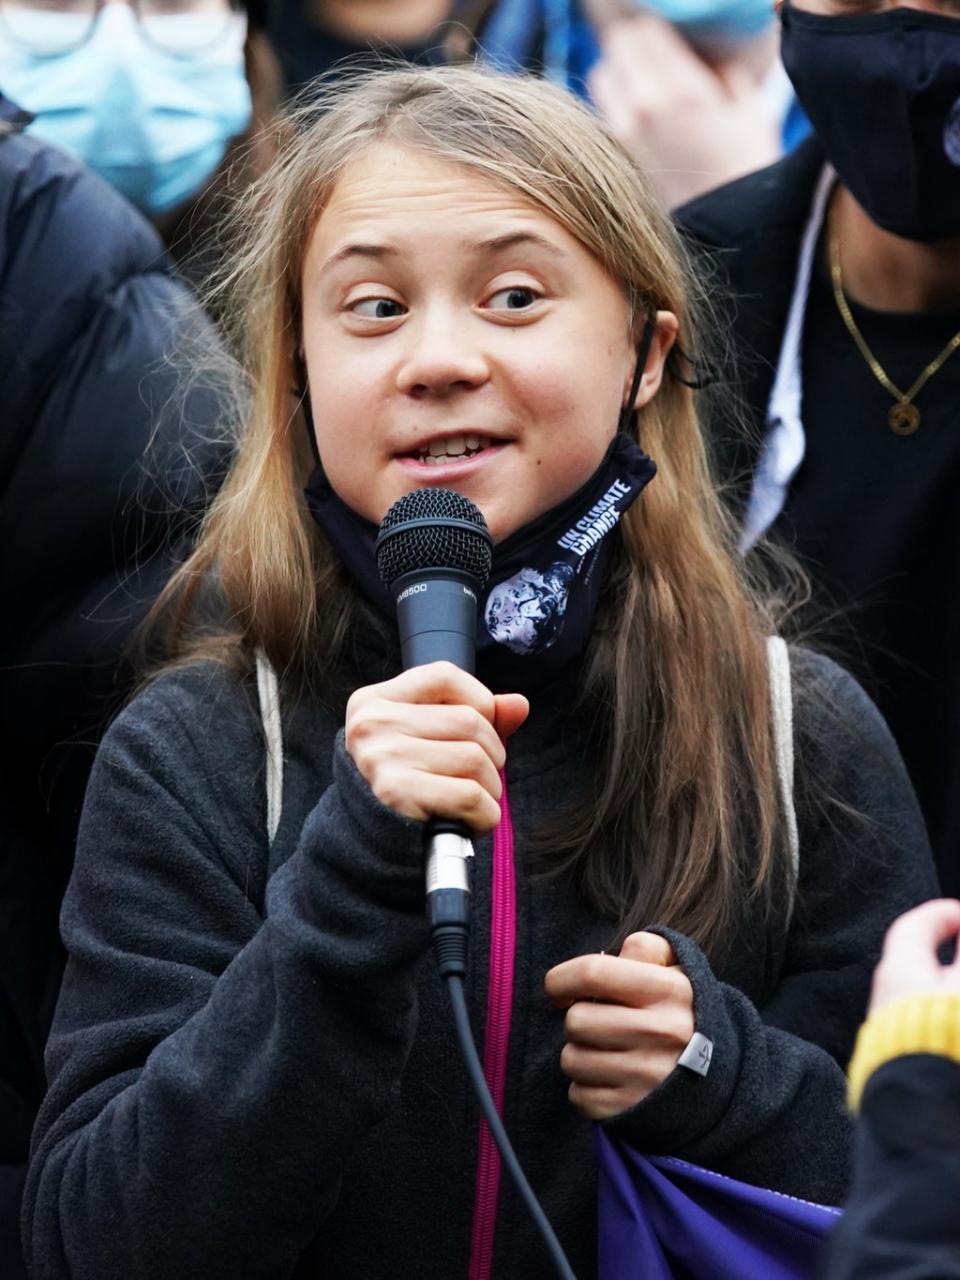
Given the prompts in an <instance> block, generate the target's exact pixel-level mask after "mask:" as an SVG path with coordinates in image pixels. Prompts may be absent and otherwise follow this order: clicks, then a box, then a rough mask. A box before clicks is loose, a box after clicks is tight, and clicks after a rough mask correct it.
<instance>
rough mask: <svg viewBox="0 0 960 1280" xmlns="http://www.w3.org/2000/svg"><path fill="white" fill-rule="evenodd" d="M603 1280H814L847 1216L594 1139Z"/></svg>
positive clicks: (599, 1135)
mask: <svg viewBox="0 0 960 1280" xmlns="http://www.w3.org/2000/svg"><path fill="white" fill-rule="evenodd" d="M594 1137H595V1147H596V1154H597V1162H598V1164H599V1167H600V1186H599V1196H600V1200H599V1222H598V1250H599V1257H598V1276H599V1280H633V1278H634V1277H636V1280H810V1277H811V1276H812V1275H813V1274H814V1265H815V1260H816V1256H817V1252H818V1249H819V1246H820V1244H821V1243H822V1241H823V1239H824V1237H825V1236H826V1235H827V1234H828V1232H829V1231H830V1229H831V1227H832V1226H833V1225H834V1223H835V1222H836V1221H837V1219H838V1218H839V1217H840V1210H839V1209H831V1208H827V1207H826V1206H825V1205H819V1204H810V1203H809V1202H808V1201H806V1200H796V1199H794V1198H793V1197H792V1196H786V1195H781V1194H780V1193H779V1192H776V1191H766V1190H763V1189H762V1188H760V1187H751V1186H749V1185H748V1184H747V1183H745V1182H737V1181H736V1180H735V1179H733V1178H726V1177H724V1176H723V1175H721V1174H717V1173H711V1172H710V1171H709V1170H707V1169H701V1168H698V1167H697V1166H696V1165H692V1164H687V1163H685V1162H684V1161H683V1160H674V1159H669V1158H665V1157H656V1158H652V1159H648V1158H647V1157H645V1156H641V1155H639V1154H638V1153H637V1152H635V1151H633V1150H632V1149H631V1148H630V1147H628V1146H626V1145H623V1144H621V1143H618V1142H614V1141H613V1140H612V1139H611V1138H609V1137H608V1136H607V1134H606V1133H604V1131H603V1130H602V1129H600V1128H599V1127H596V1126H595V1130H594Z"/></svg>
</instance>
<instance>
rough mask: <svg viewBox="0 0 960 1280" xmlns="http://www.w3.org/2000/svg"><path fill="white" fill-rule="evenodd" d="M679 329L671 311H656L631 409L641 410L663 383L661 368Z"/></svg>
mask: <svg viewBox="0 0 960 1280" xmlns="http://www.w3.org/2000/svg"><path fill="white" fill-rule="evenodd" d="M679 328H680V325H679V322H678V321H677V317H676V316H675V315H674V314H673V312H672V311H658V312H657V313H656V315H655V316H654V329H653V334H652V335H651V338H650V347H649V349H648V351H647V360H646V364H645V365H644V369H643V374H642V375H641V377H640V382H639V383H638V385H637V394H636V396H635V397H634V401H633V404H632V406H630V407H631V408H633V409H642V408H643V406H644V405H645V404H649V403H650V401H651V400H652V399H653V397H654V396H655V395H656V394H657V392H658V391H659V390H660V383H661V382H662V381H663V368H664V365H665V364H666V360H667V356H668V355H669V354H670V348H671V347H672V346H673V344H674V343H675V342H676V340H677V333H678V331H679ZM633 373H634V370H633V369H631V370H630V373H629V375H628V377H627V380H626V383H625V384H624V388H623V397H624V400H626V399H627V397H628V396H629V395H630V388H631V385H632V383H633Z"/></svg>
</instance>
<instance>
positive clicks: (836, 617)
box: [676, 138, 960, 894]
mask: <svg viewBox="0 0 960 1280" xmlns="http://www.w3.org/2000/svg"><path fill="white" fill-rule="evenodd" d="M824 163H825V161H824V156H823V152H822V150H821V149H820V146H819V143H818V142H817V140H816V139H815V138H811V139H808V140H807V141H806V142H805V143H803V144H802V145H801V146H800V147H799V148H798V149H797V150H796V151H794V152H793V153H791V154H790V155H788V156H786V157H785V158H784V159H783V160H781V161H779V162H778V163H777V164H775V165H772V166H770V167H769V168H767V169H763V170H761V171H760V172H758V173H754V174H750V175H749V176H747V177H746V178H743V179H741V180H739V181H738V182H734V183H731V184H729V185H728V186H726V187H722V188H720V189H719V190H717V191H713V192H711V193H710V194H708V195H706V196H703V197H701V198H700V199H699V200H697V201H695V202H693V203H691V204H689V205H686V206H685V207H684V208H682V209H680V210H679V211H678V212H677V214H676V218H677V222H678V223H679V225H680V227H681V228H682V230H683V231H684V232H685V234H686V235H687V236H688V238H689V240H690V241H691V244H692V247H693V248H694V251H695V252H696V253H697V255H698V259H699V263H700V265H701V269H702V270H703V271H705V272H706V273H707V279H708V282H709V288H710V292H711V294H712V295H713V297H714V298H715V300H716V303H717V306H718V308H719V313H720V319H719V320H718V324H717V327H718V329H719V330H720V332H721V334H723V335H729V342H730V350H729V352H728V353H727V355H728V357H729V359H728V361H727V365H726V367H727V369H728V370H730V371H731V372H730V373H729V375H728V376H729V378H730V381H728V382H727V383H725V384H724V385H721V386H720V387H719V388H718V389H717V390H718V391H719V396H720V398H721V401H722V405H718V408H720V407H725V409H726V413H725V416H724V417H722V418H721V419H720V426H719V427H718V428H716V429H715V438H714V445H715V461H716V463H717V465H718V468H719V472H720V476H721V478H722V480H724V481H725V482H726V483H727V484H728V486H729V487H730V491H731V497H732V504H733V507H734V509H735V510H736V511H737V512H738V514H742V513H743V512H744V510H745V508H746V505H747V500H748V498H749V494H750V484H751V477H752V474H753V472H754V470H755V468H756V465H757V463H758V461H759V457H760V449H761V445H762V441H763V437H764V433H765V430H766V419H767V408H768V403H769V399H770V393H771V390H772V387H773V382H774V377H775V374H776V368H777V363H778V359H779V354H780V346H781V342H782V339H783V335H784V330H785V328H786V323H787V315H788V311H789V308H790V303H791V299H792V296H793V291H794V287H795V281H796V274H797V265H798V259H799V255H800V248H801V241H802V238H803V234H804V230H805V228H806V225H807V223H808V220H809V218H810V214H811V208H812V204H813V197H814V191H815V187H816V184H817V181H818V179H819V177H820V174H821V172H822V169H823V165H824ZM814 274H815V275H816V267H815V268H814ZM843 338H844V340H846V338H847V335H846V334H845V333H844V334H843ZM848 345H849V351H848V352H847V346H845V347H844V348H843V350H842V351H840V352H838V355H839V357H840V363H841V366H842V368H843V369H847V368H848V369H849V383H847V381H846V377H845V374H840V375H838V376H836V377H835V380H834V382H833V383H832V384H831V386H830V402H829V405H824V404H820V405H817V404H813V405H811V406H810V412H809V421H807V422H806V423H805V428H806V430H807V435H808V443H809V445H810V447H809V449H808V452H807V458H806V460H805V462H804V463H803V464H801V468H800V470H799V472H798V474H797V476H796V477H795V480H794V482H793V483H792V484H791V488H790V490H789V491H788V494H787V501H786V507H785V512H784V514H783V517H782V519H780V520H778V521H777V523H776V524H775V526H774V528H773V530H772V536H773V538H774V539H778V538H781V537H785V538H786V540H787V541H788V543H791V544H795V545H796V546H797V548H798V549H799V550H800V552H801V554H802V553H804V550H805V549H806V550H809V551H810V552H811V554H810V563H809V566H808V567H809V568H810V570H811V574H812V576H813V578H814V583H815V588H816V590H815V594H814V604H813V608H812V609H811V610H810V611H809V612H808V614H807V615H806V616H805V617H804V619H803V621H804V623H805V624H807V625H812V627H813V629H814V630H813V635H814V642H815V644H816V645H817V646H818V647H824V646H829V648H830V651H831V653H833V655H834V656H835V657H838V659H839V660H840V661H841V663H842V665H844V666H845V667H847V669H848V670H850V671H851V672H852V673H853V675H855V676H856V677H857V679H858V680H860V681H861V683H862V684H863V685H864V688H865V689H866V691H867V693H868V694H869V695H870V696H871V698H872V699H873V700H874V701H875V702H876V704H877V706H878V707H879V709H880V711H881V713H882V715H883V717H884V719H885V720H886V721H887V723H888V724H889V726H890V729H891V731H892V732H893V735H894V737H895V738H896V741H897V745H898V746H899V747H900V750H901V752H902V753H903V758H904V762H905V764H906V766H907V770H908V772H909V773H910V776H911V779H912V781H913V784H914V787H915V788H916V791H917V797H918V799H919V801H920V806H921V809H922V810H923V814H924V818H925V820H926V823H927V827H928V830H929V832H930V839H931V844H932V846H933V851H934V856H935V858H936V860H937V867H938V871H939V875H940V880H941V884H942V887H943V889H944V891H945V892H947V893H949V894H957V893H960V796H958V792H957V788H956V779H957V777H958V775H960V733H958V732H957V724H958V723H960V684H958V678H957V660H956V651H957V645H958V643H960V635H958V634H954V631H955V627H956V623H955V621H954V619H955V617H956V613H955V611H953V610H952V604H951V601H952V600H953V599H954V598H955V589H954V588H955V584H954V583H952V582H951V581H950V574H951V573H952V572H953V570H954V568H955V561H954V553H953V546H954V544H956V543H957V542H958V540H960V504H957V505H956V508H955V509H956V518H955V522H954V523H953V524H952V525H951V516H950V505H949V494H946V496H942V495H938V486H942V480H943V471H942V468H943V457H944V456H946V457H947V458H948V460H950V465H951V466H957V467H960V461H958V455H960V439H958V440H956V443H954V444H953V445H951V443H950V439H949V436H950V433H949V432H948V437H947V439H946V441H945V446H944V450H942V451H941V454H939V455H938V456H937V459H936V462H931V461H930V460H929V458H928V457H927V456H925V455H924V454H923V453H922V452H918V451H913V452H910V451H909V450H908V451H905V452H904V454H903V463H902V464H901V465H902V471H903V474H902V475H900V476H898V474H897V472H896V471H891V472H890V474H889V476H888V477H887V478H886V479H885V481H884V483H883V485H881V486H878V487H876V489H873V488H871V487H870V484H869V483H867V482H862V481H861V474H860V471H859V469H858V466H857V459H858V457H859V453H858V450H859V448H860V447H861V446H859V445H855V446H849V445H848V444H847V437H845V436H844V427H845V425H846V424H847V423H853V422H855V420H856V415H857V413H858V411H859V405H860V403H861V395H862V387H863V379H866V380H867V382H868V383H870V382H871V375H870V373H869V371H868V370H867V369H866V366H865V364H864V362H863V359H862V357H861V355H860V354H859V352H857V350H856V349H855V347H854V344H853V342H852V340H851V341H849V344H848ZM811 346H812V344H810V343H806V344H805V347H804V350H808V349H809V348H810V347H811ZM831 350H832V348H831ZM847 354H848V356H849V363H848V364H844V363H843V361H844V359H845V358H846V355H847ZM931 354H933V353H931ZM801 358H803V357H801ZM958 358H960V357H958ZM809 359H811V360H815V359H816V354H815V349H814V350H813V351H811V352H810V354H809ZM921 366H922V361H921ZM816 368H817V366H816V365H810V366H808V367H805V369H804V374H803V385H804V390H806V388H807V376H806V375H807V374H808V373H810V372H815V371H816ZM918 371H919V370H918ZM731 382H732V383H733V385H732V386H731ZM731 393H736V394H738V395H739V398H740V401H741V404H742V407H743V409H744V411H745V414H746V418H747V421H748V425H749V428H750V431H749V434H748V435H747V436H745V435H744V433H743V432H742V431H740V430H739V427H738V424H736V422H735V421H734V415H732V414H730V412H729V404H730V399H731ZM945 394H950V393H949V392H947V391H946V389H945V384H944V381H943V380H941V382H939V383H932V384H931V386H930V389H929V392H928V398H929V397H931V396H932V397H934V398H936V397H937V396H938V395H940V396H943V395H945ZM818 410H819V412H818ZM825 410H826V411H825ZM801 412H802V411H801ZM711 416H712V417H713V418H719V417H720V415H718V414H716V413H714V414H712V415H711ZM802 416H805V415H804V414H803V412H802ZM731 423H732V424H733V425H726V424H731ZM949 425H951V424H949V422H948V423H947V426H949ZM953 425H955V424H953ZM941 429H942V428H941ZM878 430H880V431H884V430H885V427H883V426H879V427H878ZM953 435H954V437H955V433H953ZM951 449H953V453H952V454H951V453H950V450H951ZM831 456H832V457H834V471H833V476H834V477H835V476H837V475H838V474H839V475H840V476H842V478H843V480H842V482H843V489H842V497H840V498H838V497H837V492H836V490H833V491H831V492H827V491H826V488H825V486H824V485H823V484H822V482H821V478H822V476H823V467H824V465H825V464H824V458H825V457H831ZM807 465H809V468H810V470H807V471H805V470H804V467H805V466H807ZM817 466H819V467H820V471H819V472H818V471H817V469H816V468H817ZM908 469H909V476H907V474H906V473H907V470H908ZM907 479H909V486H907V484H906V483H905V482H906V480H907ZM901 481H902V482H903V483H901ZM804 486H806V488H804ZM914 490H915V491H916V493H917V494H920V495H922V496H921V497H920V498H919V499H916V498H914V497H911V496H910V494H911V493H912V492H913V491H914ZM794 494H796V497H797V506H796V510H794V509H793V508H792V507H791V498H792V496H793V495H794ZM905 494H906V496H904V495H905ZM928 499H929V501H930V510H929V511H928V510H927V509H926V508H927V500H928ZM841 504H842V509H841ZM934 510H935V512H936V514H934ZM857 513H862V515H863V517H864V519H863V522H862V525H863V528H865V529H868V530H869V532H864V533H863V534H862V535H861V536H863V537H864V538H865V539H870V541H869V542H865V543H864V544H863V546H862V551H860V550H858V548H857V545H856V541H855V540H856V537H857V536H858V535H857V534H856V533H851V534H850V535H849V537H848V538H847V539H846V540H845V541H844V542H843V543H840V542H839V541H835V542H830V541H828V540H826V535H825V534H824V532H823V530H824V528H825V527H826V526H827V525H828V524H830V521H831V520H832V518H833V517H834V516H835V515H837V514H842V515H843V516H844V521H841V522H840V523H845V524H846V525H847V526H848V527H850V528H852V529H857V528H860V527H861V526H860V524H858V522H857V520H856V519H855V517H856V515H857ZM830 528H831V530H833V529H834V526H833V525H832V524H830ZM944 530H945V532H944ZM830 536H831V537H832V536H834V535H833V533H831V535H830ZM888 541H889V545H888ZM818 545H819V546H820V547H821V548H822V550H821V551H819V552H817V551H816V550H813V549H814V548H816V547H817V546H818ZM940 566H943V572H942V573H941V572H940ZM861 570H862V572H861Z"/></svg>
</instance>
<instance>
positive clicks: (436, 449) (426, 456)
mask: <svg viewBox="0 0 960 1280" xmlns="http://www.w3.org/2000/svg"><path fill="white" fill-rule="evenodd" d="M485 448H486V444H485V443H484V442H483V441H482V440H481V439H480V437H479V436H448V437H447V438H446V439H445V440H431V442H430V444H429V445H424V446H423V448H422V449H418V450H417V457H418V458H419V460H420V461H421V462H426V463H428V464H429V465H431V466H440V465H442V464H443V463H445V462H456V461H458V459H460V458H462V457H463V456H464V455H466V456H467V457H470V456H471V455H472V454H475V453H479V452H480V451H481V450H482V449H485Z"/></svg>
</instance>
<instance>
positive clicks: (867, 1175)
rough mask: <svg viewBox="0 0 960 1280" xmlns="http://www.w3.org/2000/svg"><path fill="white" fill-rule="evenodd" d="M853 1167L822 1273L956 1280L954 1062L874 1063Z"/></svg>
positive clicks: (834, 1277)
mask: <svg viewBox="0 0 960 1280" xmlns="http://www.w3.org/2000/svg"><path fill="white" fill-rule="evenodd" d="M855 1168H856V1173H855V1177H854V1184H853V1193H852V1195H851V1197H850V1200H849V1202H848V1204H847V1206H846V1210H845V1213H844V1216H843V1218H842V1219H841V1220H840V1222H839V1224H838V1225H837V1227H836V1229H835V1230H834V1232H833V1234H832V1235H831V1237H830V1243H829V1246H828V1248H827V1250H826V1255H825V1257H824V1262H823V1267H822V1270H821V1273H820V1274H821V1277H822V1280H958V1278H960V1065H958V1064H957V1063H956V1062H952V1061H951V1060H950V1059H949V1058H942V1057H937V1056H934V1055H933V1054H925V1053H923V1054H908V1055H906V1056H905V1057H902V1058H894V1059H893V1060H892V1061H891V1062H887V1063H884V1065H883V1066H882V1067H880V1068H879V1069H878V1070H877V1071H875V1072H874V1074H873V1075H872V1076H871V1077H870V1079H869V1080H868V1082H867V1086H866V1088H865V1089H864V1092H863V1102H862V1105H861V1114H860V1120H859V1123H858V1125H857V1154H856V1166H855Z"/></svg>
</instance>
